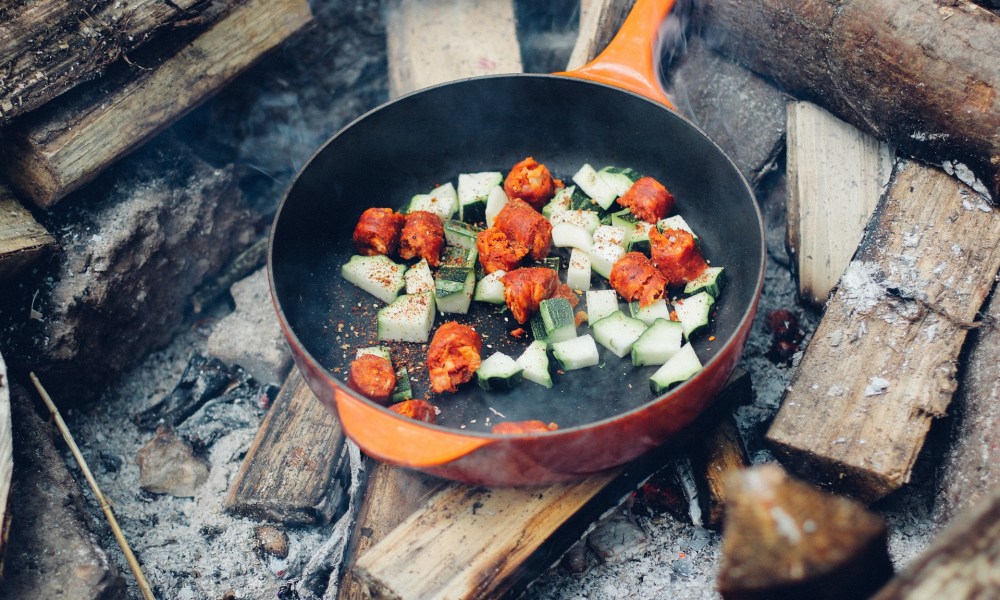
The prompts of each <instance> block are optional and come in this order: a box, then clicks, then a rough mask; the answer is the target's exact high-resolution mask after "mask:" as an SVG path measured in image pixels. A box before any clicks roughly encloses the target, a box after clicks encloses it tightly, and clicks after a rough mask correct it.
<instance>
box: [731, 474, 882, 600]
mask: <svg viewBox="0 0 1000 600" xmlns="http://www.w3.org/2000/svg"><path fill="white" fill-rule="evenodd" d="M726 486H727V488H728V489H727V494H728V496H729V498H730V501H729V504H728V505H727V506H726V530H725V533H724V534H723V538H722V564H721V565H720V567H719V579H718V586H719V591H720V592H721V593H722V597H723V598H725V599H726V600H764V599H766V598H782V599H784V600H797V599H801V600H826V599H828V600H862V599H864V598H868V597H869V596H870V595H871V594H872V593H873V592H875V591H876V590H877V589H879V587H880V586H881V585H882V584H884V583H885V582H886V581H887V580H888V579H889V578H890V577H891V576H892V563H891V562H890V561H889V552H888V548H887V536H888V530H887V528H886V525H885V522H884V521H882V519H881V518H879V517H878V516H877V515H875V514H873V513H871V512H869V511H868V510H866V509H865V507H864V506H862V505H860V504H858V503H857V502H854V501H852V500H849V499H847V498H844V497H841V496H835V495H833V494H829V493H826V492H822V491H820V490H817V489H815V488H813V487H812V486H810V485H809V484H807V483H804V482H800V481H796V480H794V479H792V478H790V477H788V475H787V474H786V473H785V472H784V471H783V470H782V469H781V468H780V467H778V466H777V465H762V466H759V467H753V468H751V469H747V470H745V471H741V472H739V473H734V474H732V475H731V476H730V477H729V478H728V479H727V480H726Z"/></svg>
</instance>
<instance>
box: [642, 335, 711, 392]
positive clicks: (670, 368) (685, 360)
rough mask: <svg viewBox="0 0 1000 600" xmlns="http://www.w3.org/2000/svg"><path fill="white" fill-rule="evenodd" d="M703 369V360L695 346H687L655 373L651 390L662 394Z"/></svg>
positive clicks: (651, 380)
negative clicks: (696, 351) (696, 352)
mask: <svg viewBox="0 0 1000 600" xmlns="http://www.w3.org/2000/svg"><path fill="white" fill-rule="evenodd" d="M701 369H702V365H701V359H699V358H698V355H697V354H695V352H694V346H692V345H691V344H685V345H684V346H682V347H681V349H680V350H678V351H677V354H674V355H673V356H671V357H670V360H668V361H667V362H665V363H663V366H662V367H660V368H659V369H657V370H656V372H655V373H653V375H652V376H651V377H650V378H649V389H650V391H652V392H653V393H654V394H657V395H659V394H662V393H663V392H665V391H667V390H669V389H670V388H671V387H672V386H674V385H675V384H678V383H681V382H684V381H687V380H688V379H691V378H692V377H694V376H695V375H696V374H697V373H698V372H699V371H701Z"/></svg>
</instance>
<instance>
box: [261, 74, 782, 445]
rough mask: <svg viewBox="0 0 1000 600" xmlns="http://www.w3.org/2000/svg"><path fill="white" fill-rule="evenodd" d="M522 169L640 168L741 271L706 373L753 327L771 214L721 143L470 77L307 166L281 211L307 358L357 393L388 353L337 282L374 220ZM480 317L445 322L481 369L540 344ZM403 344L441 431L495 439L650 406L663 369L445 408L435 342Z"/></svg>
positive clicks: (584, 100) (725, 298)
mask: <svg viewBox="0 0 1000 600" xmlns="http://www.w3.org/2000/svg"><path fill="white" fill-rule="evenodd" d="M526 156H534V157H535V158H536V159H537V160H538V161H539V162H542V163H545V164H546V165H547V166H548V167H549V169H550V170H551V171H552V172H553V174H554V175H555V176H556V177H561V178H564V179H565V180H566V181H567V182H569V180H570V177H571V176H572V174H573V173H575V172H576V170H577V169H578V168H579V167H580V166H581V165H582V164H583V163H585V162H587V163H590V164H592V165H594V166H595V167H596V168H600V167H602V166H605V165H616V166H629V167H632V168H635V169H637V170H638V171H640V172H641V173H643V174H645V175H650V176H652V177H655V178H656V179H658V180H659V181H660V182H662V183H663V184H664V185H666V187H667V188H668V189H669V190H670V191H671V193H673V195H674V196H675V198H676V200H677V208H676V210H675V212H677V213H679V214H681V215H682V216H683V217H684V218H685V219H686V220H687V221H688V223H689V224H690V225H691V226H692V228H693V229H694V230H695V231H696V232H697V233H698V234H699V235H700V236H701V237H702V250H703V252H704V254H705V256H706V257H707V258H708V259H709V260H710V262H711V263H712V264H714V265H721V266H724V267H726V269H727V271H728V274H729V278H728V284H727V287H726V288H725V290H724V292H723V295H722V298H721V300H720V302H719V303H718V304H717V305H716V306H717V308H718V310H717V314H716V315H715V317H714V323H713V325H712V330H711V331H710V332H708V333H707V334H704V335H702V336H700V337H699V338H698V339H697V341H696V343H695V348H696V350H697V352H698V354H699V356H700V357H701V358H702V361H703V362H707V361H709V360H711V358H712V357H713V356H714V355H715V353H716V352H717V351H718V349H719V348H721V347H722V346H723V344H725V343H726V342H727V341H728V340H729V339H730V337H731V336H732V335H733V334H734V332H735V331H736V330H737V328H738V326H739V324H740V322H741V320H743V319H744V318H745V317H746V314H747V311H748V308H749V307H750V305H751V304H752V302H753V299H754V295H755V292H756V290H757V287H758V283H759V278H760V276H761V272H762V270H763V260H764V258H763V242H762V233H761V225H760V216H759V211H758V209H757V207H756V205H755V203H754V200H753V196H752V194H751V192H750V190H749V188H748V186H747V185H746V183H745V181H744V180H743V179H742V177H741V176H740V175H739V174H738V171H737V170H736V168H735V167H734V166H733V165H732V163H731V162H730V161H729V159H728V158H726V157H725V155H724V154H723V153H722V152H721V151H720V150H719V149H718V147H717V146H715V145H714V144H713V143H712V142H710V141H709V140H708V139H707V138H705V137H704V135H703V134H702V133H701V132H699V131H698V130H697V129H696V128H695V127H694V126H692V125H691V124H690V123H688V122H687V121H686V120H684V119H682V118H680V117H678V116H677V115H675V114H674V113H673V112H671V111H669V110H667V109H665V108H663V107H662V106H660V105H658V104H655V103H653V102H650V101H647V100H645V99H643V98H640V97H638V96H635V95H633V94H630V93H626V92H622V91H620V90H617V89H614V88H610V87H607V86H603V85H599V84H593V83H590V82H586V81H580V80H575V79H568V78H563V77H557V76H546V75H515V76H501V77H488V78H477V79H470V80H466V81H460V82H455V83H451V84H447V85H444V86H439V87H436V88H431V89H428V90H424V91H422V92H419V93H416V94H413V95H410V96H406V97H403V98H401V99H399V100H396V101H394V102H392V103H389V104H387V105H384V106H383V107H381V108H379V109H376V110H375V111H372V112H371V113H368V114H367V115H365V116H363V117H362V118H360V119H359V120H357V121H355V122H354V123H353V124H352V125H350V126H349V127H347V128H345V129H344V130H343V131H341V132H340V133H339V134H337V135H336V136H335V137H334V138H333V139H332V140H331V141H330V142H328V143H327V145H326V146H325V147H323V148H322V149H321V150H320V151H319V152H318V153H317V154H316V155H315V156H314V158H313V159H312V160H311V162H310V163H308V164H307V165H306V166H305V167H304V168H303V170H302V172H301V173H300V175H299V177H298V178H297V180H296V181H295V183H294V184H293V185H292V187H291V188H290V190H289V192H288V194H287V196H286V198H285V200H284V202H283V203H282V205H281V207H280V208H279V211H278V216H277V217H276V221H275V226H274V231H273V233H272V244H271V257H270V261H271V262H270V267H271V273H272V281H273V285H274V290H275V294H276V297H277V299H278V302H279V308H280V310H281V311H282V312H283V315H284V318H285V319H286V320H287V322H288V324H289V325H290V327H291V330H292V332H293V333H294V335H295V336H296V337H297V338H298V340H299V342H300V343H301V345H302V346H303V347H304V348H305V349H306V350H307V351H308V353H309V354H310V355H311V356H312V357H313V358H314V359H315V360H317V361H318V362H319V363H320V364H321V365H322V366H324V367H325V368H327V369H328V370H330V371H331V372H332V373H333V374H334V376H335V377H336V378H337V379H339V380H341V381H345V380H346V373H347V367H348V365H349V364H350V361H351V360H353V358H354V353H355V350H356V349H357V348H360V347H364V346H370V345H375V344H377V341H376V339H375V313H376V311H377V309H378V308H379V307H380V306H382V303H381V302H380V301H378V300H376V299H375V298H374V297H372V296H370V295H368V294H366V293H364V292H361V291H360V290H358V289H357V288H355V287H354V286H352V285H351V284H349V283H347V282H345V281H344V280H343V279H341V277H340V267H341V265H342V264H343V263H344V262H346V261H347V260H348V258H349V257H350V256H351V255H352V254H353V253H354V251H353V245H352V242H351V233H352V231H353V228H354V225H355V223H356V222H357V219H358V216H359V215H360V214H361V212H362V211H363V210H364V209H365V208H368V207H371V206H384V207H392V208H398V207H400V206H402V205H403V204H404V203H405V202H406V201H408V200H409V198H410V197H411V196H413V195H414V194H417V193H425V192H427V191H429V190H430V189H432V188H433V187H435V186H436V185H438V184H441V183H444V182H446V181H452V182H455V183H457V178H458V174H459V173H463V172H476V171H503V172H504V173H506V172H507V171H508V170H509V169H510V167H511V166H512V165H514V164H515V163H516V162H518V161H519V160H521V159H523V158H524V157H526ZM563 262H564V264H565V261H563ZM562 275H563V277H561V278H562V279H564V275H565V272H563V273H562ZM594 281H595V282H598V281H600V278H599V277H598V276H595V277H594ZM473 306H474V309H473V311H472V312H471V313H470V314H469V315H467V316H462V315H445V316H442V315H438V317H437V323H438V324H440V323H442V322H443V321H444V320H446V319H452V318H454V319H456V320H459V321H461V322H466V323H472V324H474V325H475V326H476V328H477V330H478V331H480V333H481V334H482V335H483V337H484V344H485V347H484V349H483V355H484V358H485V357H486V356H488V355H489V354H490V353H492V351H495V350H500V351H505V352H507V353H508V354H511V355H513V356H514V357H516V356H517V355H518V354H519V353H520V351H521V349H522V348H524V347H525V346H526V345H527V343H528V341H530V336H528V337H527V338H524V339H522V340H517V339H515V338H513V337H511V336H510V333H509V332H510V331H511V330H513V329H515V328H516V327H517V324H516V322H515V321H514V319H513V318H512V317H511V316H510V313H509V312H507V311H506V310H505V309H501V308H496V307H493V306H489V305H481V304H479V303H475V302H474V303H473ZM581 308H585V306H581ZM581 333H583V331H582V330H581ZM711 336H714V341H711ZM391 346H392V347H393V355H394V358H395V359H397V362H404V363H406V364H409V365H410V367H411V368H410V371H411V374H412V375H413V376H414V377H415V379H416V382H415V392H416V393H417V396H415V397H424V398H428V399H431V400H432V401H433V402H434V403H435V404H436V405H437V406H438V407H439V408H440V409H441V415H440V416H439V418H438V424H439V425H442V426H445V427H454V428H461V429H465V430H469V431H489V425H490V424H491V423H495V422H497V421H499V420H520V419H541V420H544V421H555V422H557V423H558V424H559V425H560V428H562V429H565V428H568V427H574V426H580V425H585V424H588V423H593V422H595V421H599V420H603V419H607V418H611V417H614V416H616V415H618V414H621V413H622V412H625V411H628V410H631V409H634V408H637V407H640V406H642V405H644V404H646V403H648V402H650V401H652V400H654V397H653V395H652V394H651V393H650V391H649V387H648V378H649V375H650V374H652V372H653V371H654V370H655V367H644V368H634V367H632V366H631V362H630V360H629V359H628V357H626V358H625V359H618V358H617V357H615V356H614V355H613V354H611V353H610V352H608V351H606V350H605V349H603V348H601V354H602V366H601V367H600V368H593V367H592V368H589V369H585V370H580V371H573V372H570V373H567V374H565V375H559V374H556V375H555V379H556V384H555V386H554V388H553V389H551V390H547V389H545V388H543V387H541V386H538V385H535V384H533V383H530V382H524V383H522V384H521V385H520V386H519V387H518V388H516V389H515V390H513V391H511V392H509V393H496V392H491V393H486V392H484V391H482V390H480V389H479V388H478V387H477V386H476V385H475V384H474V383H470V384H467V385H466V386H464V387H463V388H462V389H461V390H460V392H459V393H458V394H446V395H443V396H433V395H428V393H427V375H426V372H425V370H424V368H423V363H422V360H421V359H422V357H423V355H424V353H425V352H426V345H420V344H392V345H391ZM498 415H499V416H498Z"/></svg>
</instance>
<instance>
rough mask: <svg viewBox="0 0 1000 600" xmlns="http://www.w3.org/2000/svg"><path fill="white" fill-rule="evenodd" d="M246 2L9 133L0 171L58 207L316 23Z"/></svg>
mask: <svg viewBox="0 0 1000 600" xmlns="http://www.w3.org/2000/svg"><path fill="white" fill-rule="evenodd" d="M241 1H244V2H245V3H244V4H243V5H242V6H238V7H237V8H235V9H234V10H233V11H232V12H231V13H229V14H228V15H226V16H225V17H224V18H222V19H220V20H219V21H218V22H216V23H214V24H213V25H212V26H211V27H210V28H208V29H207V30H206V31H203V32H201V33H200V34H198V35H197V36H196V37H194V39H186V38H185V39H182V40H180V44H178V45H176V46H172V50H170V51H167V52H165V51H162V50H159V49H156V50H154V51H153V52H149V53H145V54H139V55H137V56H136V57H134V60H135V61H136V62H138V63H140V64H143V65H146V67H147V68H146V69H145V70H143V71H138V72H137V70H136V68H135V67H132V66H131V65H125V64H122V65H121V68H119V69H117V70H114V71H113V72H109V73H108V75H107V76H106V77H104V78H102V79H101V80H99V81H96V82H94V83H93V84H90V85H86V86H81V87H80V88H78V89H76V90H73V92H71V93H69V94H67V95H66V96H64V97H62V98H60V99H59V100H58V101H56V102H52V103H50V104H48V105H46V106H45V107H42V108H41V109H40V110H38V111H35V112H34V113H32V114H30V115H27V116H25V117H24V118H22V119H20V120H18V122H17V123H16V124H15V125H14V127H13V128H12V129H10V130H8V131H7V132H6V133H5V136H4V143H3V146H4V150H3V152H2V160H0V170H2V171H3V172H4V174H5V175H6V176H7V177H8V178H9V179H10V181H11V183H12V184H13V185H14V186H15V187H17V189H18V190H19V191H20V192H22V193H23V194H24V195H25V196H27V197H28V198H30V199H31V200H32V201H33V202H35V203H36V204H37V205H39V206H41V207H43V208H46V207H49V206H51V205H52V204H54V203H55V202H57V201H58V200H60V199H61V198H63V197H64V196H65V195H66V194H68V193H70V192H72V191H73V190H76V189H78V188H80V187H81V186H83V185H84V184H85V183H87V182H88V181H90V180H91V179H93V178H94V177H95V176H97V174H98V173H100V172H101V171H102V170H104V168H106V167H107V166H108V165H110V164H112V163H113V162H115V161H116V160H118V159H119V158H121V157H122V156H123V155H125V154H127V153H128V152H130V151H131V150H133V149H135V148H136V147H138V146H139V145H141V144H142V143H144V142H145V141H146V140H148V139H149V138H150V137H152V136H153V135H155V134H156V133H158V132H159V131H162V130H163V129H164V128H166V127H167V126H168V125H170V124H171V123H173V122H174V121H175V120H177V119H179V118H180V117H182V116H183V115H185V114H187V113H188V112H189V111H190V110H192V109H193V108H194V107H196V106H197V105H198V104H200V103H201V102H202V101H204V100H205V99H206V98H208V97H209V96H210V95H212V94H213V93H215V92H216V91H218V90H219V89H220V88H221V87H222V86H224V85H225V84H226V83H227V82H229V81H230V80H232V79H233V78H234V77H236V75H238V74H239V73H241V72H242V71H243V70H245V69H246V68H247V67H249V66H250V65H251V64H253V63H254V62H255V61H256V60H257V59H259V58H260V57H261V56H262V55H263V54H264V53H266V52H267V51H269V50H271V49H272V48H274V47H275V46H276V45H278V44H279V43H281V42H282V41H284V40H285V39H286V38H288V37H289V36H290V35H292V34H293V33H295V32H296V31H298V30H299V29H300V28H301V27H303V26H304V25H305V24H306V23H308V22H309V21H310V20H311V18H312V15H311V13H310V11H309V5H308V3H307V2H306V0H280V1H268V0H241ZM178 47H179V48H180V49H179V50H177V48H178ZM150 65H154V66H152V67H150Z"/></svg>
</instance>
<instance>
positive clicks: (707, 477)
mask: <svg viewBox="0 0 1000 600" xmlns="http://www.w3.org/2000/svg"><path fill="white" fill-rule="evenodd" d="M689 458H690V461H691V469H692V471H693V473H694V476H695V482H696V484H697V486H698V502H699V504H700V505H701V519H702V523H703V524H704V525H705V527H707V528H708V529H715V530H720V529H722V520H723V514H724V513H725V509H726V486H725V481H726V478H727V477H729V475H730V474H732V473H735V472H737V471H739V470H741V469H745V468H747V467H749V466H750V458H749V457H748V456H747V451H746V448H745V447H744V446H743V440H742V438H740V432H739V428H738V427H737V426H736V421H735V420H734V419H733V417H732V415H726V416H725V418H723V419H722V422H721V423H719V424H718V425H717V426H716V427H714V428H713V429H712V430H711V431H710V432H709V433H708V435H706V436H704V437H702V438H699V439H698V440H696V441H695V443H694V444H693V448H692V449H691V451H690V452H689Z"/></svg>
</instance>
